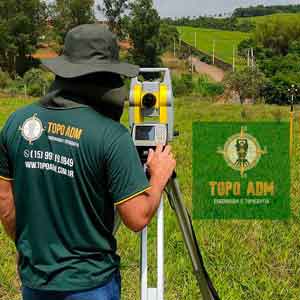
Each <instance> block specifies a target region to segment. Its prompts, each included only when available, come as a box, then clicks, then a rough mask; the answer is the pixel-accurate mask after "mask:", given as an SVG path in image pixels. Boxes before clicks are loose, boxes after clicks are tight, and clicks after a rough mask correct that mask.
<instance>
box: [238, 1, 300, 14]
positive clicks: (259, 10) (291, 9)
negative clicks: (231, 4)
mask: <svg viewBox="0 0 300 300" xmlns="http://www.w3.org/2000/svg"><path fill="white" fill-rule="evenodd" d="M298 12H300V5H299V4H297V5H271V6H264V5H257V6H250V7H243V8H237V9H235V11H234V13H233V17H256V16H267V15H272V14H278V13H285V14H286V13H298Z"/></svg>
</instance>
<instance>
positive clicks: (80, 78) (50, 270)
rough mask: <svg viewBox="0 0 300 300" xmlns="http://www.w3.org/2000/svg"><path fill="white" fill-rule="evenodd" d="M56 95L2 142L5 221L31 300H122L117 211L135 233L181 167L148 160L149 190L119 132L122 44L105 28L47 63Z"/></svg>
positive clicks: (83, 30)
mask: <svg viewBox="0 0 300 300" xmlns="http://www.w3.org/2000/svg"><path fill="white" fill-rule="evenodd" d="M42 63H43V65H44V66H45V67H46V68H48V69H49V70H50V71H52V72H53V73H54V74H55V75H56V79H55V82H54V83H53V85H52V86H51V88H50V91H49V93H48V94H47V95H46V96H45V97H44V98H42V99H41V100H39V101H38V102H37V103H33V104H31V105H28V106H26V107H24V108H21V109H20V110H18V111H16V112H15V113H13V114H12V115H11V116H10V117H9V119H8V121H7V122H6V124H5V126H4V128H3V129H2V131H1V135H0V176H1V177H0V217H1V221H2V223H3V225H4V228H5V230H6V232H7V233H8V235H9V236H10V237H11V238H12V239H13V240H14V242H15V245H16V249H17V252H18V255H19V259H18V271H19V275H20V279H21V282H22V294H23V299H24V300H48V299H53V300H60V299H61V300H75V299H78V300H80V299H82V300H83V299H85V300H87V299H88V300H117V299H119V298H120V285H121V284H120V258H119V256H118V255H117V254H116V240H115V238H114V236H113V234H112V232H113V226H114V215H115V208H116V210H117V211H118V213H119V214H120V216H121V219H122V220H123V222H124V224H125V225H126V226H127V227H128V228H129V229H131V230H133V231H135V232H138V231H140V230H142V229H143V228H144V227H145V226H146V225H147V224H148V223H149V222H150V221H151V218H152V217H153V215H154V214H155V212H156V210H157V208H158V206H159V202H160V199H161V195H162V192H163V189H164V187H165V185H166V184H167V181H168V179H169V178H170V176H171V174H172V172H173V170H174V168H175V164H176V161H175V159H174V157H173V154H172V151H171V148H170V146H166V147H165V148H164V149H163V147H162V146H160V145H158V146H157V148H156V150H151V151H150V153H149V157H148V161H147V167H148V171H149V174H150V179H149V181H148V179H147V177H146V176H145V174H144V169H143V167H142V165H141V162H140V159H139V157H138V154H137V151H136V148H135V147H134V144H133V141H132V138H131V136H130V134H129V132H128V130H127V129H126V128H125V127H124V126H123V125H121V124H120V122H119V121H120V117H121V115H122V111H123V104H124V100H125V98H126V93H125V91H124V84H123V80H122V78H123V77H122V76H125V77H126V76H127V77H135V76H137V75H138V70H139V69H138V67H137V66H134V65H130V64H127V63H123V62H120V61H119V50H118V46H117V41H116V38H115V36H114V35H113V34H112V33H111V32H110V31H109V30H108V29H106V27H104V26H102V25H99V24H98V25H95V24H94V25H81V26H78V27H76V28H74V29H73V30H71V31H70V32H69V33H68V34H67V36H66V40H65V46H64V51H63V54H62V55H61V56H59V57H57V58H54V59H48V60H44V61H42Z"/></svg>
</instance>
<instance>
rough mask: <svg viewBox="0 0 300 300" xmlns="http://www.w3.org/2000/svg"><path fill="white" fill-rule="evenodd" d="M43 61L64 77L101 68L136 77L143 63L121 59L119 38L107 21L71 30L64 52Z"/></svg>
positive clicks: (80, 74) (102, 70)
mask: <svg viewBox="0 0 300 300" xmlns="http://www.w3.org/2000/svg"><path fill="white" fill-rule="evenodd" d="M41 62H42V64H43V65H44V66H45V67H46V68H47V69H49V70H50V71H51V72H53V73H54V74H56V75H58V76H60V77H63V78H76V77H80V76H84V75H88V74H93V73H98V72H110V73H116V74H120V75H124V76H127V77H135V76H137V75H138V73H139V67H138V66H136V65H132V64H129V63H126V62H120V60H119V47H118V43H117V38H116V36H115V35H114V34H112V33H111V32H110V31H109V30H108V29H107V27H106V26H105V25H101V24H86V25H80V26H77V27H75V28H74V29H72V30H71V31H69V32H68V34H67V36H66V39H65V44H64V50H63V53H62V55H61V56H58V57H56V58H51V59H42V60H41Z"/></svg>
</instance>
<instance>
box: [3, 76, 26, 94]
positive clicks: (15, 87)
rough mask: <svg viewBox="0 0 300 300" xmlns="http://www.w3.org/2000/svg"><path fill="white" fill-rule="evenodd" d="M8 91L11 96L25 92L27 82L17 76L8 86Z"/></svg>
mask: <svg viewBox="0 0 300 300" xmlns="http://www.w3.org/2000/svg"><path fill="white" fill-rule="evenodd" d="M7 91H8V92H9V94H10V95H11V96H16V95H18V94H25V83H24V80H23V78H22V77H20V76H17V77H16V78H15V80H12V81H11V83H10V85H9V86H8V89H7Z"/></svg>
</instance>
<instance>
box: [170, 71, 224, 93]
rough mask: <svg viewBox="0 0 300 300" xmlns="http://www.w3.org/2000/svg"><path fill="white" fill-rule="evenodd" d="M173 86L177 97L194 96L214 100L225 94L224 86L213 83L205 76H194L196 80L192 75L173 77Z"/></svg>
mask: <svg viewBox="0 0 300 300" xmlns="http://www.w3.org/2000/svg"><path fill="white" fill-rule="evenodd" d="M172 84H173V92H174V95H175V97H179V96H187V95H191V94H192V95H194V96H196V95H197V96H202V97H212V98H213V97H216V96H219V95H222V94H223V93H224V86H223V84H221V83H217V82H213V81H212V80H209V78H208V77H207V76H205V75H200V76H194V78H193V77H192V75H191V74H182V75H181V76H176V75H173V76H172Z"/></svg>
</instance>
